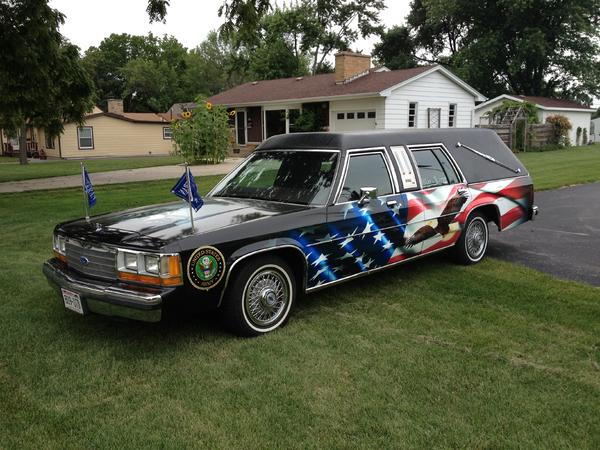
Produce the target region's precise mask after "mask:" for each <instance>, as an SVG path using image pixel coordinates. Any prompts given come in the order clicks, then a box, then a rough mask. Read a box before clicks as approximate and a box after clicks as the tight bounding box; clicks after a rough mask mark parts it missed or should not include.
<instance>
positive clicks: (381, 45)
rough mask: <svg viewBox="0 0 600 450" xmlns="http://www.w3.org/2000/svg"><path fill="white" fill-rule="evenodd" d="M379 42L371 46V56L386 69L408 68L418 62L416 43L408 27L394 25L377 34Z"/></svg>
mask: <svg viewBox="0 0 600 450" xmlns="http://www.w3.org/2000/svg"><path fill="white" fill-rule="evenodd" d="M379 38H380V42H378V43H377V44H375V46H374V47H373V56H374V57H375V60H376V62H377V63H378V64H380V65H384V66H386V67H387V68H388V69H391V70H397V69H409V68H411V67H416V66H417V65H418V63H419V61H418V59H417V57H416V55H415V53H416V43H415V41H414V38H413V37H412V36H411V32H410V28H408V27H406V26H396V27H392V28H390V29H389V30H386V31H385V32H383V33H381V34H380V35H379Z"/></svg>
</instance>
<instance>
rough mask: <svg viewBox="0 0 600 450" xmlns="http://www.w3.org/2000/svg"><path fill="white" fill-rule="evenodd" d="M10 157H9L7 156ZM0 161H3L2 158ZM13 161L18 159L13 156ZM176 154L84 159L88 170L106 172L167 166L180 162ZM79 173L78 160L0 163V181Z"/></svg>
mask: <svg viewBox="0 0 600 450" xmlns="http://www.w3.org/2000/svg"><path fill="white" fill-rule="evenodd" d="M7 159H11V158H7ZM0 161H4V158H2V159H1V160H0ZM14 161H18V159H17V158H14ZM181 162H182V161H181V158H180V157H178V156H138V157H132V158H112V159H89V160H86V161H85V167H86V169H87V170H88V172H90V173H93V172H107V171H109V170H123V169H138V168H140V167H155V166H168V165H171V164H179V163H181ZM79 173H81V166H80V161H73V160H69V161H59V160H57V161H39V162H37V161H36V162H30V163H29V164H27V165H26V166H21V165H19V164H0V183H2V182H4V181H19V180H31V179H34V178H47V177H58V176H62V175H77V174H79Z"/></svg>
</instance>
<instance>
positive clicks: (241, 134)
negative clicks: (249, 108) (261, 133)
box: [236, 111, 246, 145]
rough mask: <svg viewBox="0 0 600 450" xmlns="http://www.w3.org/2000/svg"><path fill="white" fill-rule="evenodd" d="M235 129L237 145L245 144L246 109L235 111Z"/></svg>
mask: <svg viewBox="0 0 600 450" xmlns="http://www.w3.org/2000/svg"><path fill="white" fill-rule="evenodd" d="M236 131H237V143H238V145H246V111H238V112H237V113H236Z"/></svg>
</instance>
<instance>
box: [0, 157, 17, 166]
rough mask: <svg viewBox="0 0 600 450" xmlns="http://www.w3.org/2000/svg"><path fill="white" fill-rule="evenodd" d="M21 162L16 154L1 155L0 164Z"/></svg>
mask: <svg viewBox="0 0 600 450" xmlns="http://www.w3.org/2000/svg"><path fill="white" fill-rule="evenodd" d="M16 162H19V158H16V157H14V156H0V164H9V163H16Z"/></svg>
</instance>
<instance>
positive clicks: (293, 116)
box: [288, 109, 302, 133]
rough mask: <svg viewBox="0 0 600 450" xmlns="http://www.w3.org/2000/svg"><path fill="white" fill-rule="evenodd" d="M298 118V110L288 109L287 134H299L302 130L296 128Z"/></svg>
mask: <svg viewBox="0 0 600 450" xmlns="http://www.w3.org/2000/svg"><path fill="white" fill-rule="evenodd" d="M299 118H300V110H299V109H289V110H288V122H289V132H290V133H300V132H302V129H301V128H300V127H298V125H297V124H296V122H297V121H298V119H299Z"/></svg>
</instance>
